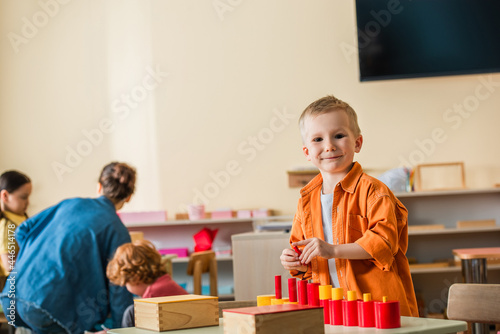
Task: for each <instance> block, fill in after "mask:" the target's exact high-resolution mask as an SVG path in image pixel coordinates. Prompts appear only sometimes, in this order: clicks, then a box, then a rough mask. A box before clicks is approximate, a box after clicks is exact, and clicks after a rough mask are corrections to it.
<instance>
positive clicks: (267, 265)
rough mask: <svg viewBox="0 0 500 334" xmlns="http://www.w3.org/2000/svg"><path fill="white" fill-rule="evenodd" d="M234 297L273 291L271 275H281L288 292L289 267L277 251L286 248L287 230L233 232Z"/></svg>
mask: <svg viewBox="0 0 500 334" xmlns="http://www.w3.org/2000/svg"><path fill="white" fill-rule="evenodd" d="M232 239H233V256H234V266H233V269H234V297H235V300H254V299H256V298H257V296H258V295H267V294H273V293H274V276H275V275H281V284H282V286H283V295H285V296H288V290H287V287H288V283H287V278H289V277H291V276H290V273H289V271H288V270H285V269H284V268H283V266H282V265H281V260H280V255H281V252H282V251H283V249H285V248H289V247H290V244H289V239H290V234H289V233H285V232H256V233H242V234H235V235H233V236H232Z"/></svg>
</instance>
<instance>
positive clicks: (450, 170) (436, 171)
mask: <svg viewBox="0 0 500 334" xmlns="http://www.w3.org/2000/svg"><path fill="white" fill-rule="evenodd" d="M415 175H416V182H415V189H416V190H417V191H423V190H452V189H464V188H465V168H464V163H463V162H448V163H435V164H421V165H417V167H416V172H415Z"/></svg>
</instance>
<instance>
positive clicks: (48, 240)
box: [0, 196, 133, 333]
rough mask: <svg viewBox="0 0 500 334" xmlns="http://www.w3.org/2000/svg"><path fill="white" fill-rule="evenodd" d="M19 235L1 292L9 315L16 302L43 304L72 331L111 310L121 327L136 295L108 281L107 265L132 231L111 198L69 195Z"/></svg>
mask: <svg viewBox="0 0 500 334" xmlns="http://www.w3.org/2000/svg"><path fill="white" fill-rule="evenodd" d="M16 239H17V242H18V244H19V248H20V251H19V254H18V255H17V261H16V264H15V267H14V270H13V271H12V272H11V274H10V276H9V281H8V282H7V284H6V285H5V288H4V290H3V292H2V294H1V295H0V298H1V300H2V304H3V306H4V310H5V314H6V316H8V315H9V314H12V312H11V310H9V309H8V308H9V306H10V307H11V309H12V303H13V302H14V303H18V304H20V305H21V304H24V305H26V304H29V305H30V307H36V308H38V309H41V310H42V311H43V313H44V314H48V315H49V316H50V317H51V318H52V319H53V320H55V321H56V322H57V323H59V324H60V325H61V326H62V327H64V328H66V329H67V331H68V332H71V333H81V332H83V331H84V330H90V329H92V328H93V327H94V325H95V324H97V323H99V322H103V321H104V320H105V319H106V317H107V316H108V314H109V313H111V316H112V319H113V326H114V327H119V326H120V322H121V319H122V314H123V311H124V310H125V308H127V306H129V305H130V304H132V302H133V301H132V295H131V294H130V293H129V292H128V291H127V290H126V289H125V288H123V287H119V286H115V285H111V284H110V283H109V280H108V279H107V278H106V266H107V264H108V261H109V260H110V259H111V258H112V257H113V254H114V252H115V250H116V248H117V247H119V246H120V245H122V244H124V243H126V242H130V235H129V233H128V231H127V229H126V227H125V226H124V225H123V223H122V222H121V220H120V218H119V217H118V215H117V214H116V210H115V207H114V205H113V203H112V202H111V201H110V200H109V199H107V198H106V197H104V196H101V197H99V198H95V199H91V198H73V199H67V200H64V201H62V202H60V203H59V204H57V205H55V206H53V207H50V208H48V209H46V210H44V211H42V212H40V213H39V214H37V215H35V216H33V217H32V218H30V219H28V220H26V222H24V223H23V224H21V225H20V226H19V228H18V229H17V230H16ZM14 305H15V304H14ZM22 309H23V308H20V309H19V312H21V310H22ZM24 309H26V308H24ZM19 315H20V316H21V320H22V319H23V314H22V313H20V314H16V316H19ZM8 320H9V321H10V320H13V319H12V317H10V318H9V317H8ZM20 323H21V324H22V322H20Z"/></svg>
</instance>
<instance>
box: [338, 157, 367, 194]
mask: <svg viewBox="0 0 500 334" xmlns="http://www.w3.org/2000/svg"><path fill="white" fill-rule="evenodd" d="M362 174H363V168H362V167H361V165H360V164H359V163H358V162H354V164H353V165H352V168H351V170H350V171H349V172H348V173H347V175H346V176H345V177H344V178H343V179H342V181H340V185H341V186H342V189H344V191H347V192H348V193H351V194H352V193H353V192H354V190H356V186H357V185H358V182H359V179H360V178H361V175H362Z"/></svg>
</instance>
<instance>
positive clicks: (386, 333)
mask: <svg viewBox="0 0 500 334" xmlns="http://www.w3.org/2000/svg"><path fill="white" fill-rule="evenodd" d="M465 330H467V323H466V322H465V321H456V320H443V319H430V318H412V317H401V328H393V329H376V328H361V327H345V326H331V325H325V334H335V333H364V334H370V333H377V334H395V333H424V334H441V333H453V332H461V331H465ZM108 333H109V334H153V333H158V332H155V331H149V330H146V329H139V328H135V327H131V328H120V329H110V330H109V331H108ZM165 333H168V334H176V333H178V334H202V333H203V334H223V333H224V327H223V320H222V318H221V319H220V325H219V326H212V327H200V328H191V329H181V330H175V331H168V332H165Z"/></svg>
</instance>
